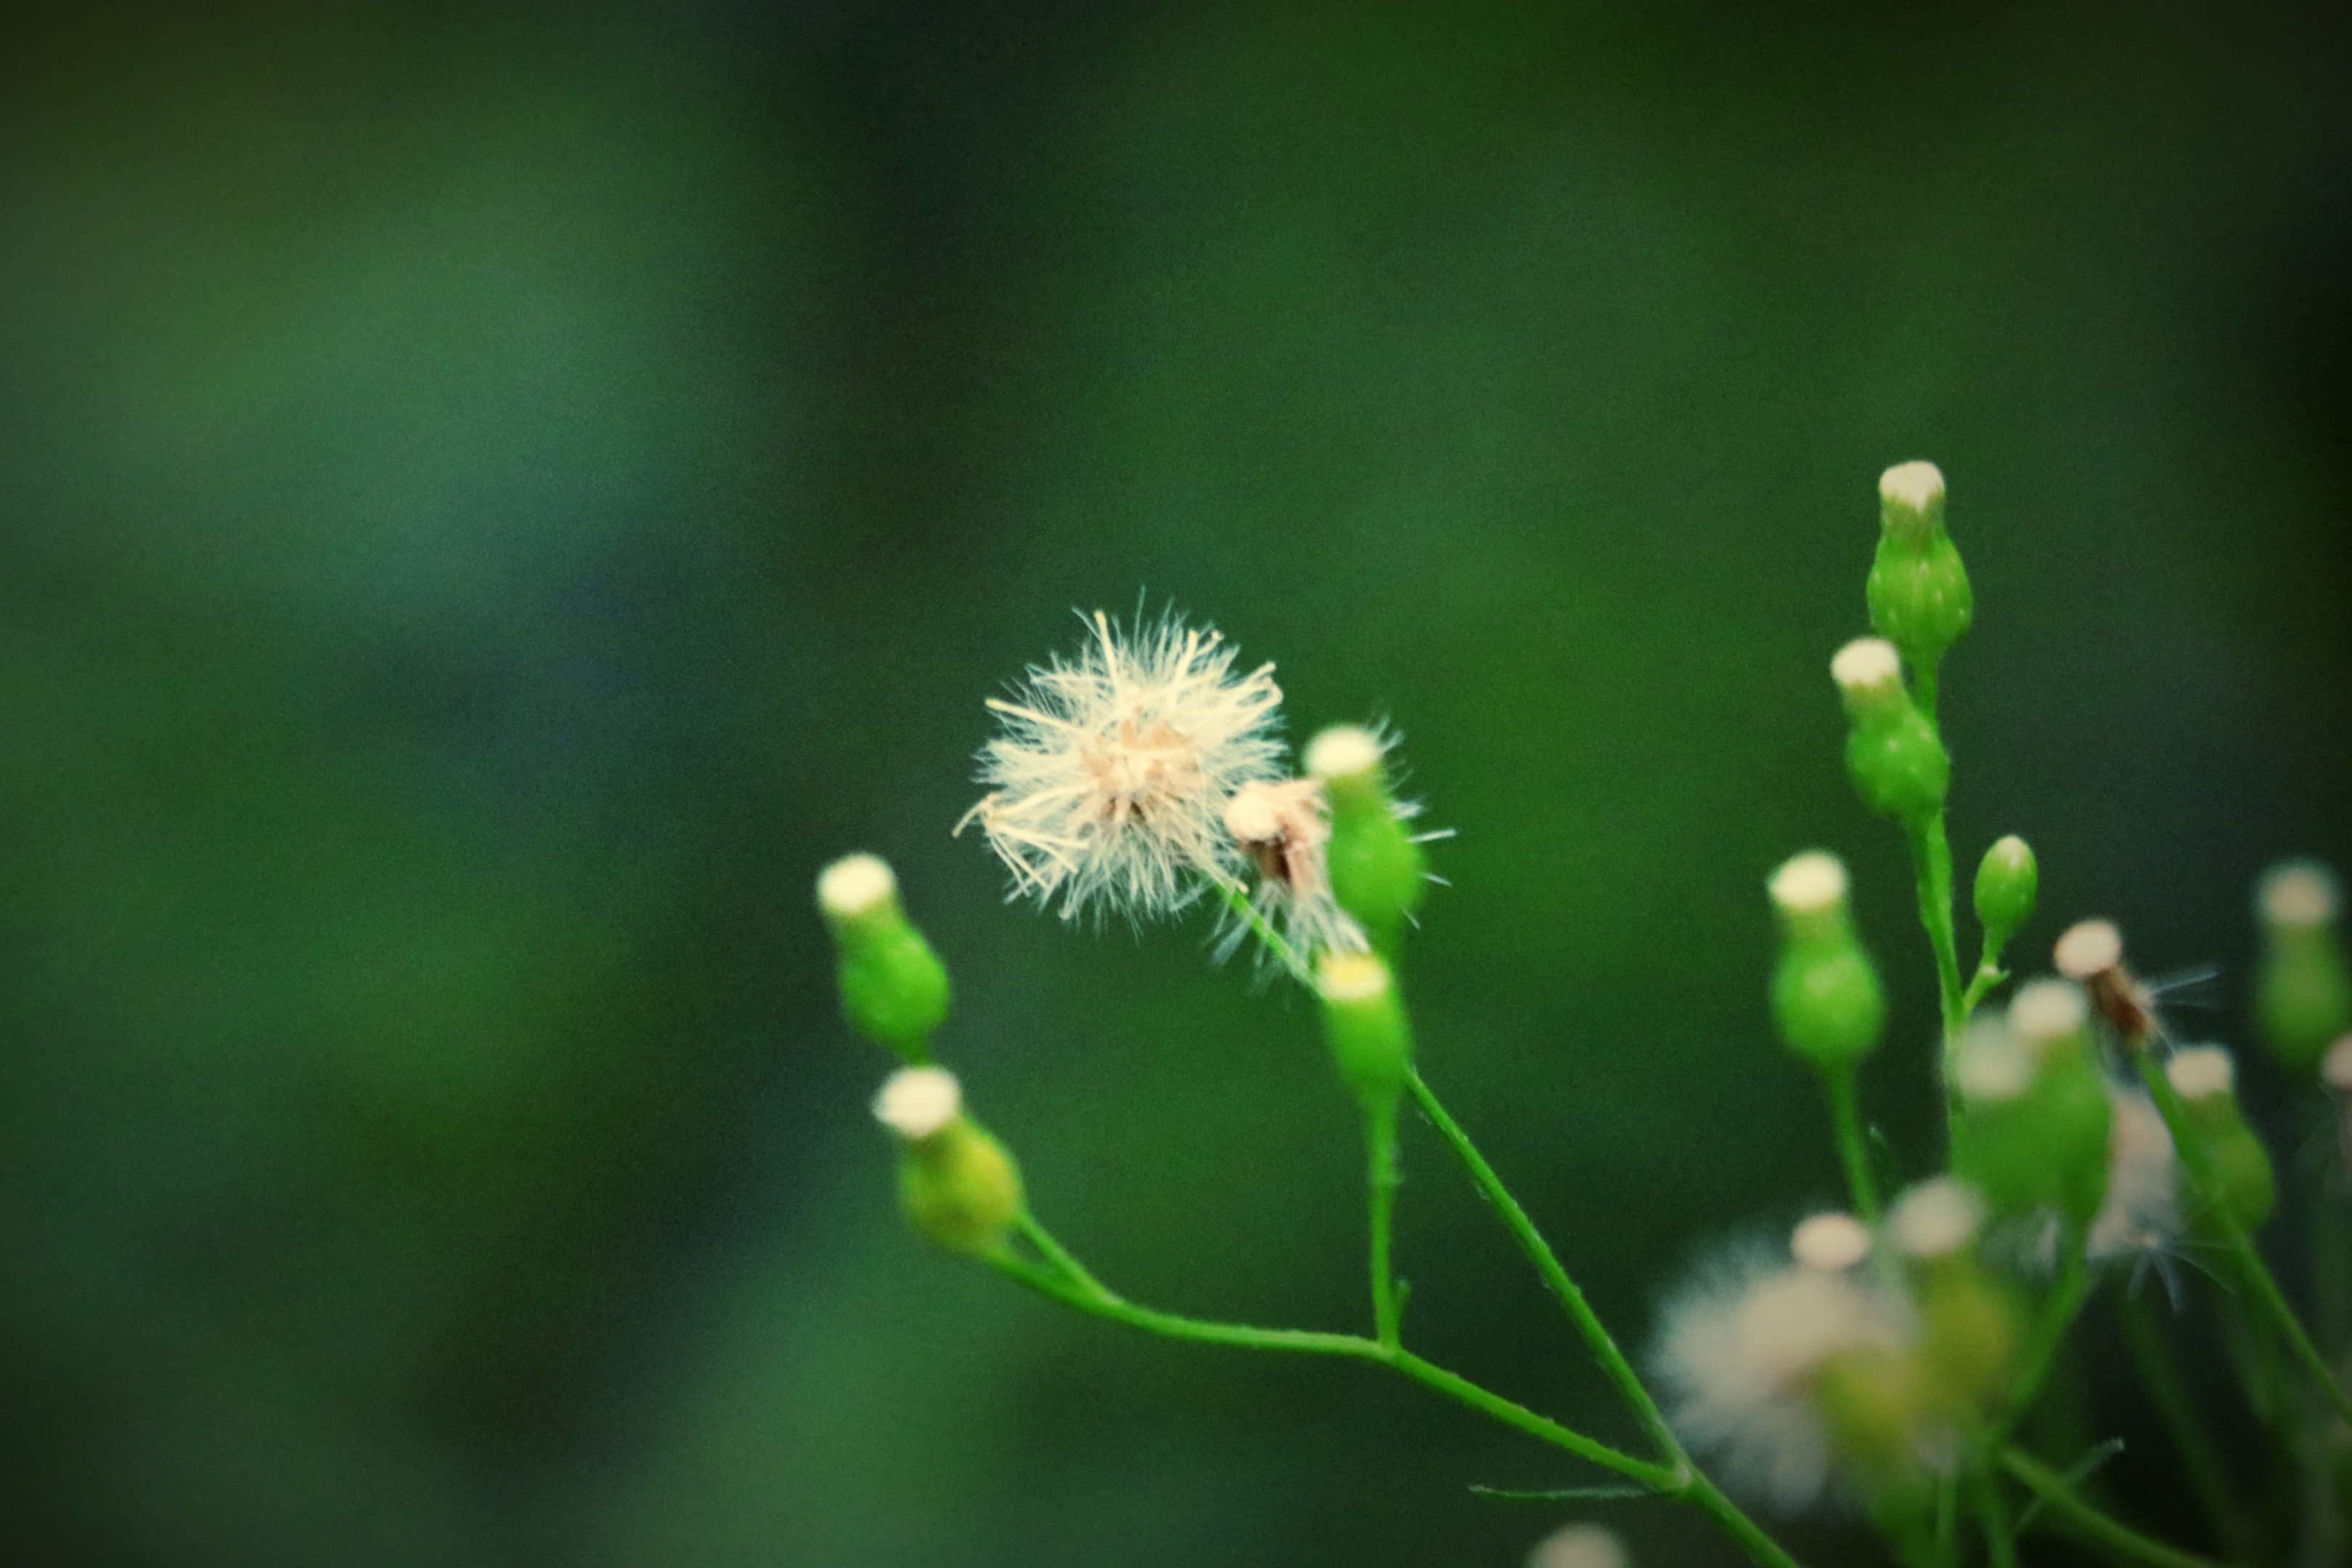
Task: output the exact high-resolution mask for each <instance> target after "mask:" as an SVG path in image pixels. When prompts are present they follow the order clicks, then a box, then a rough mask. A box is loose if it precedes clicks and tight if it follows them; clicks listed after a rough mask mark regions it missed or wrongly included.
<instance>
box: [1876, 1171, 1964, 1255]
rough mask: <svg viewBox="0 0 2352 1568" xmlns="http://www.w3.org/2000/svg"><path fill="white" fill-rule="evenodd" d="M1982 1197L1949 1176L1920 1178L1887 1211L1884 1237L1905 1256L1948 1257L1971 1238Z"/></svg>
mask: <svg viewBox="0 0 2352 1568" xmlns="http://www.w3.org/2000/svg"><path fill="white" fill-rule="evenodd" d="M1983 1223H1984V1200H1983V1199H1982V1198H1980V1197H1979V1196H1977V1191H1976V1189H1975V1188H1974V1187H1971V1186H1969V1184H1967V1183H1965V1182H1961V1181H1958V1180H1955V1179H1954V1178H1953V1177H1950V1176H1937V1177H1935V1178H1934V1179H1933V1180H1931V1181H1925V1182H1921V1183H1920V1184H1918V1185H1916V1186H1915V1187H1913V1188H1912V1189H1911V1190H1910V1191H1909V1192H1906V1193H1905V1194H1903V1195H1902V1196H1901V1197H1900V1198H1898V1199H1896V1200H1895V1206H1894V1208H1892V1209H1891V1210H1889V1211H1888V1212H1887V1215H1886V1237H1887V1240H1888V1241H1889V1242H1890V1243H1892V1244H1893V1246H1894V1247H1895V1251H1897V1252H1899V1253H1901V1254H1902V1255H1903V1256H1904V1257H1906V1258H1947V1257H1949V1256H1950V1255H1951V1254H1953V1253H1955V1252H1958V1251H1959V1250H1960V1248H1962V1247H1966V1246H1968V1245H1969V1243H1970V1242H1972V1241H1974V1240H1975V1239H1976V1237H1977V1227H1978V1226H1981V1225H1982V1224H1983Z"/></svg>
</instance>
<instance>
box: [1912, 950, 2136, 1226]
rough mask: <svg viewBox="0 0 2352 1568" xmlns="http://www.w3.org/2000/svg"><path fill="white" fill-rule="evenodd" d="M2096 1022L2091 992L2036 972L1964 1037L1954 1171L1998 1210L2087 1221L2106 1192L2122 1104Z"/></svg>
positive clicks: (1957, 1070) (1956, 1063) (1958, 1065)
mask: <svg viewBox="0 0 2352 1568" xmlns="http://www.w3.org/2000/svg"><path fill="white" fill-rule="evenodd" d="M2089 1024H2090V1007H2089V1005H2088V1004H2087V1003H2085V1002H2084V999H2083V994H2082V992H2080V991H2079V990H2077V989H2076V988H2075V987H2074V986H2072V985H2069V984H2066V983H2065V982H2064V981H2061V980H2037V981H2034V982H2032V983H2031V984H2027V985H2026V986H2025V987H2023V988H2022V989H2021V990H2020V991H2019V992H2018V994H2017V997H2016V1000H2015V1001H2013V1002H2011V1004H2010V1007H2009V1012H2008V1015H2007V1016H2005V1017H2003V1016H1979V1018H1978V1019H1977V1020H1976V1021H1975V1022H1974V1023H1973V1024H1971V1025H1970V1026H1969V1031H1968V1033H1967V1034H1966V1035H1964V1036H1962V1037H1961V1039H1960V1044H1959V1048H1958V1051H1956V1052H1955V1053H1954V1055H1953V1058H1952V1079H1953V1082H1952V1088H1953V1089H1954V1090H1955V1091H1956V1092H1957V1097H1958V1114H1957V1115H1956V1116H1955V1117H1954V1118H1953V1121H1952V1171H1953V1173H1954V1174H1956V1175H1958V1176H1960V1177H1961V1178H1963V1179H1964V1180H1966V1181H1968V1182H1969V1183H1970V1184H1973V1185H1975V1186H1976V1188H1977V1189H1978V1190H1979V1192H1981V1193H1983V1194H1984V1195H1985V1198H1986V1201H1987V1202H1989V1203H1990V1205H1992V1207H1993V1209H1994V1210H1995V1211H1996V1212H1997V1213H2000V1214H2004V1215H2019V1214H2026V1213H2030V1212H2032V1211H2033V1210H2036V1209H2045V1208H2046V1209H2054V1210H2056V1211H2057V1212H2058V1213H2059V1214H2060V1215H2063V1216H2064V1217H2065V1218H2066V1219H2067V1220H2068V1221H2069V1222H2071V1223H2072V1224H2073V1225H2074V1226H2076V1227H2077V1228H2078V1229H2080V1228H2082V1227H2084V1226H2088V1225H2089V1224H2090V1223H2091V1221H2092V1220H2093V1219H2094V1218H2095V1217H2096V1216H2097V1215H2098V1212H2099V1206H2100V1205H2101V1204H2102V1203H2103V1202H2104V1201H2105V1197H2106V1191H2107V1166H2108V1158H2107V1155H2108V1148H2107V1142H2108V1134H2109V1131H2110V1128H2111V1124H2112V1121H2113V1118H2114V1107H2113V1105H2112V1103H2111V1102H2110V1100H2109V1099H2108V1096H2107V1089H2106V1082H2105V1079H2104V1078H2103V1077H2102V1076H2101V1074H2100V1071H2099V1068H2098V1066H2097V1063H2096V1060H2095V1053H2094V1050H2093V1047H2092V1043H2091V1038H2090V1033H2089Z"/></svg>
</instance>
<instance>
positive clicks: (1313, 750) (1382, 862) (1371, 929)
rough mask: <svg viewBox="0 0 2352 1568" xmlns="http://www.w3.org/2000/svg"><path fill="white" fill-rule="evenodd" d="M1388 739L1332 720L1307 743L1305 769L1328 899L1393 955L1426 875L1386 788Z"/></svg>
mask: <svg viewBox="0 0 2352 1568" xmlns="http://www.w3.org/2000/svg"><path fill="white" fill-rule="evenodd" d="M1387 752H1388V743H1387V742H1385V741H1383V740H1382V739H1381V737H1380V736H1379V735H1377V734H1375V733H1374V732H1373V731H1370V730H1367V729H1365V728H1363V727H1362V726H1361V725H1359V724H1335V725H1333V726H1332V727H1331V728H1329V729H1328V730H1325V731H1322V732H1321V733H1320V734H1318V735H1317V736H1316V737H1315V739H1314V740H1312V741H1311V742H1307V752H1306V754H1305V758H1304V761H1305V763H1306V767H1307V773H1309V774H1310V775H1311V776H1313V777H1315V778H1318V779H1320V780H1321V781H1322V783H1323V798H1324V802H1325V804H1326V805H1328V807H1329V808H1330V813H1331V838H1330V841H1329V843H1328V844H1327V845H1325V847H1324V864H1325V866H1326V868H1328V872H1329V875H1330V878H1331V897H1332V899H1333V900H1334V901H1335V902H1337V903H1338V904H1339V907H1340V908H1341V909H1343V910H1347V911H1348V913H1349V914H1350V915H1352V916H1354V917H1355V920H1356V923H1357V924H1359V925H1360V926H1362V927H1363V928H1364V933H1365V934H1366V935H1367V936H1369V937H1370V938H1371V940H1372V942H1373V945H1375V946H1377V947H1378V948H1380V949H1381V951H1382V952H1395V951H1396V942H1397V938H1398V937H1399V935H1400V934H1402V930H1403V926H1404V922H1405V921H1406V919H1407V918H1408V917H1409V916H1410V915H1411V914H1412V911H1413V910H1415V909H1416V908H1418V907H1419V906H1420V904H1421V900H1422V896H1423V894H1424V893H1425V892H1426V891H1427V890H1428V887H1429V878H1428V875H1427V870H1426V867H1425V866H1424V864H1423V858H1422V853H1421V846H1420V845H1419V844H1418V843H1416V842H1414V839H1413V836H1412V831H1411V829H1410V828H1409V827H1408V826H1406V821H1407V818H1408V817H1410V816H1411V815H1412V812H1411V808H1409V807H1406V806H1403V805H1400V804H1399V803H1398V802H1397V799H1396V797H1395V796H1394V795H1391V794H1390V793H1389V781H1388V768H1387V764H1386V757H1387Z"/></svg>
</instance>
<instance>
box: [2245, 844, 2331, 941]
mask: <svg viewBox="0 0 2352 1568" xmlns="http://www.w3.org/2000/svg"><path fill="white" fill-rule="evenodd" d="M2254 907H2255V909H2256V910H2257V911H2258V912H2259V913H2260V914H2261V916H2262V920H2263V924H2264V925H2273V926H2287V927H2305V926H2324V925H2326V924H2327V923H2328V922H2329V921H2332V920H2334V919H2335V918H2336V874H2335V873H2334V872H2332V871H2330V870H2329V869H2328V868H2326V867H2325V866H2323V865H2321V864H2320V863H2319V862H2318V861H2316V860H2286V861H2282V862H2281V863H2280V864H2278V865H2276V866H2273V867H2272V868H2270V869H2269V870H2267V871H2265V872H2263V879H2262V881H2261V882H2260V883H2259V884H2258V885H2257V887H2256V889H2255V892H2254Z"/></svg>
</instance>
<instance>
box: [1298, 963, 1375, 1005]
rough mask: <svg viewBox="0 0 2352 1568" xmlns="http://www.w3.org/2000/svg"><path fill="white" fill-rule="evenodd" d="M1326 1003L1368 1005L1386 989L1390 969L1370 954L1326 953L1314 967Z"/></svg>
mask: <svg viewBox="0 0 2352 1568" xmlns="http://www.w3.org/2000/svg"><path fill="white" fill-rule="evenodd" d="M1316 978H1317V981H1318V984H1320V985H1321V987H1322V990H1323V1000H1325V1001H1326V1002H1338V1003H1341V1004H1346V1003H1349V1002H1369V1001H1370V1000H1372V998H1374V997H1375V996H1379V995H1381V994H1383V993H1384V992H1386V991H1387V990H1388V988H1389V966H1388V965H1387V964H1385V963H1381V961H1380V958H1379V956H1378V955H1377V954H1374V953H1370V952H1326V953H1324V955H1323V961H1322V963H1319V964H1318V965H1317V966H1316Z"/></svg>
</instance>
